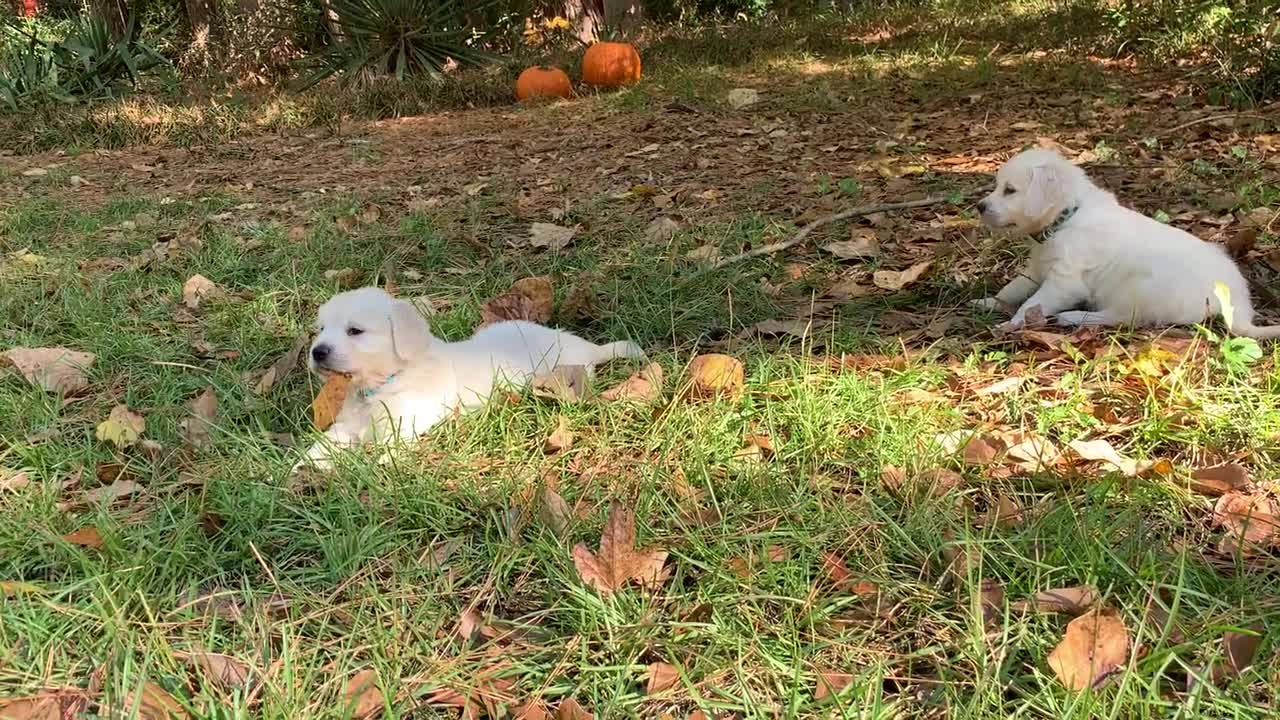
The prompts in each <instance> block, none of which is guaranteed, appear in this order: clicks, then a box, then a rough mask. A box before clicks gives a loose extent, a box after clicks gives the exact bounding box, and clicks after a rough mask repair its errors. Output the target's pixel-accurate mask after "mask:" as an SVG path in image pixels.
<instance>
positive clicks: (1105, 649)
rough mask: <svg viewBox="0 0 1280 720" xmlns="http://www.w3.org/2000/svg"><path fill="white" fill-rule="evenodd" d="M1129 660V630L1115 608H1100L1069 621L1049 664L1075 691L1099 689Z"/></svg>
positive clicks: (1060, 679) (1050, 657)
mask: <svg viewBox="0 0 1280 720" xmlns="http://www.w3.org/2000/svg"><path fill="white" fill-rule="evenodd" d="M1128 659H1129V630H1128V628H1126V627H1125V625H1124V621H1123V620H1121V619H1120V616H1119V615H1118V614H1117V613H1116V611H1115V610H1111V609H1109V608H1096V609H1093V610H1090V611H1089V612H1087V613H1085V614H1084V615H1081V616H1080V617H1078V618H1076V619H1075V620H1072V621H1071V622H1070V623H1068V624H1067V632H1066V635H1065V636H1064V637H1063V638H1062V642H1060V643H1058V646H1057V647H1056V648H1054V649H1053V652H1052V653H1050V654H1049V667H1050V668H1052V669H1053V672H1054V674H1055V675H1056V676H1057V677H1058V680H1059V682H1061V683H1062V684H1063V685H1065V686H1066V687H1068V688H1069V689H1071V690H1084V689H1086V688H1095V689H1096V688H1098V687H1099V686H1100V685H1101V684H1102V683H1103V681H1105V680H1106V679H1107V678H1108V677H1110V676H1111V675H1112V674H1113V673H1115V672H1117V671H1119V670H1120V669H1122V668H1123V667H1124V665H1125V663H1126V662H1128Z"/></svg>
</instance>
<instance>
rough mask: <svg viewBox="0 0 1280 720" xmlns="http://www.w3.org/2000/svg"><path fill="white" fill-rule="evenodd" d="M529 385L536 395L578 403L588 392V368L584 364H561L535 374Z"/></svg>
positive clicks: (562, 401)
mask: <svg viewBox="0 0 1280 720" xmlns="http://www.w3.org/2000/svg"><path fill="white" fill-rule="evenodd" d="M529 386H530V388H531V389H532V390H533V395H534V397H540V398H546V399H548V400H555V401H556V402H561V403H576V402H578V401H579V400H582V398H583V397H585V396H586V394H587V369H586V368H585V367H583V366H582V365H560V366H557V367H556V368H554V369H553V370H552V371H551V372H545V373H537V374H535V375H534V376H533V380H532V381H530V384H529Z"/></svg>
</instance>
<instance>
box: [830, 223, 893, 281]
mask: <svg viewBox="0 0 1280 720" xmlns="http://www.w3.org/2000/svg"><path fill="white" fill-rule="evenodd" d="M822 249H823V250H826V251H827V252H829V253H831V254H832V255H835V256H836V257H838V258H840V259H842V260H860V259H862V258H873V257H876V256H878V255H879V254H880V239H879V238H878V237H876V233H875V231H874V230H871V229H869V228H859V229H857V230H854V231H853V238H852V239H849V240H839V241H836V242H833V243H827V244H826V245H823V246H822ZM877 284H878V283H877Z"/></svg>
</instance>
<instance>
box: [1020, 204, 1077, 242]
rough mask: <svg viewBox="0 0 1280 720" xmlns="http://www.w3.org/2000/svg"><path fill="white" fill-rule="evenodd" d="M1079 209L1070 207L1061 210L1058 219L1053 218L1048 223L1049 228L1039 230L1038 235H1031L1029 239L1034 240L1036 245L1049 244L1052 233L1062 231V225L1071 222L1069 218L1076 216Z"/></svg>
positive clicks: (1075, 206)
mask: <svg viewBox="0 0 1280 720" xmlns="http://www.w3.org/2000/svg"><path fill="white" fill-rule="evenodd" d="M1079 209H1080V206H1079V205H1072V206H1071V207H1069V208H1067V209H1066V210H1063V211H1062V212H1060V213H1058V217H1056V218H1054V219H1053V222H1051V223H1049V227H1047V228H1045V229H1043V230H1041V231H1040V232H1038V233H1036V234H1034V235H1032V236H1031V239H1032V240H1035V241H1036V242H1038V243H1047V242H1049V238H1051V237H1053V234H1054V233H1056V232H1058V231H1059V230H1061V229H1062V226H1063V225H1066V224H1067V221H1069V220H1071V217H1072V216H1073V215H1075V214H1076V211H1077V210H1079Z"/></svg>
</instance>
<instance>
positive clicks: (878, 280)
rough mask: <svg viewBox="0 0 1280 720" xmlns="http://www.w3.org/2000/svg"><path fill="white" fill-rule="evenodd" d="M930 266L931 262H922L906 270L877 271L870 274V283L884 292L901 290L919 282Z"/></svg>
mask: <svg viewBox="0 0 1280 720" xmlns="http://www.w3.org/2000/svg"><path fill="white" fill-rule="evenodd" d="M932 264H933V261H932V260H923V261H921V262H918V263H916V264H915V265H912V266H911V267H909V268H907V269H906V270H877V271H875V273H874V274H872V276H871V282H873V283H875V286H876V287H878V288H882V289H884V290H901V289H902V288H904V287H906V286H908V285H910V284H911V283H913V282H915V281H917V280H919V279H920V278H921V277H922V276H923V275H924V274H925V272H926V271H927V270H928V269H929V266H930V265H932Z"/></svg>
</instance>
